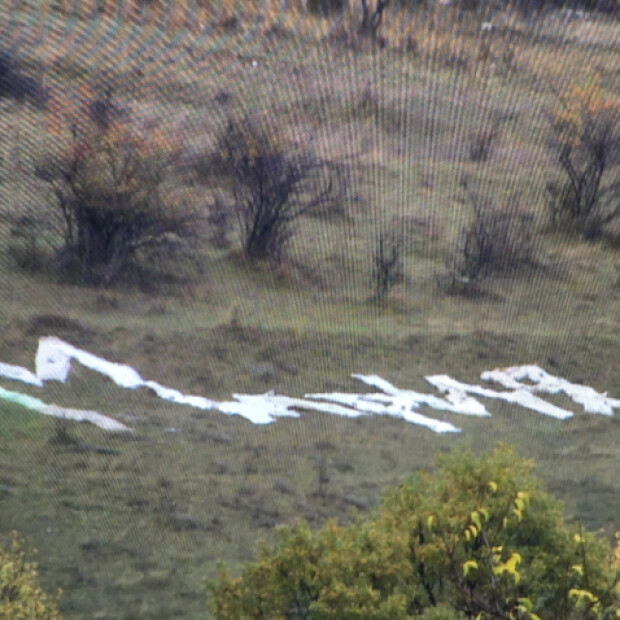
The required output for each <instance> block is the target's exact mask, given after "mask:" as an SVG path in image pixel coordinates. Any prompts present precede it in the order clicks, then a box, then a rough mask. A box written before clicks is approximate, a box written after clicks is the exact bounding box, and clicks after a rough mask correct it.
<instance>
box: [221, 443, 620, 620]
mask: <svg viewBox="0 0 620 620" xmlns="http://www.w3.org/2000/svg"><path fill="white" fill-rule="evenodd" d="M531 469H532V463H531V462H528V461H524V460H521V459H519V458H517V457H516V456H515V455H514V454H513V452H512V451H511V450H510V449H508V448H506V447H500V448H498V449H497V450H495V451H494V452H493V453H490V454H487V455H485V456H483V457H481V458H479V459H477V458H473V457H471V456H470V455H463V454H461V455H457V456H443V457H442V458H441V459H440V462H439V467H438V470H437V471H436V472H435V473H433V474H430V473H426V474H419V475H416V476H414V477H412V478H411V479H410V480H408V481H407V482H406V483H404V484H402V485H401V486H400V487H398V488H396V489H394V490H392V491H390V492H389V493H388V494H387V495H386V496H385V498H384V500H383V503H382V505H381V507H380V508H379V509H378V511H377V512H376V513H375V514H373V515H372V516H371V517H370V518H366V519H357V520H355V521H354V522H353V523H352V524H351V525H347V526H341V525H338V524H337V523H335V522H333V521H330V522H328V523H327V524H326V526H325V527H324V528H323V529H322V530H320V531H318V532H316V533H313V532H311V531H310V529H309V527H308V525H307V524H306V523H303V522H301V523H299V524H297V525H295V526H293V527H286V528H283V529H281V530H280V531H279V532H278V539H277V542H276V543H275V545H273V546H269V545H267V544H263V546H262V548H261V550H260V553H259V557H258V559H257V560H256V561H255V562H253V563H251V564H249V565H247V566H246V567H245V569H244V570H243V574H242V576H241V577H239V578H234V577H232V576H231V575H230V573H229V572H228V571H227V569H225V568H223V567H222V568H221V569H220V575H219V578H218V580H217V581H216V582H215V583H214V584H212V586H211V593H212V598H211V606H212V610H213V613H214V616H215V618H218V619H221V618H236V619H259V618H271V619H274V620H275V619H276V618H287V619H293V618H295V619H297V618H299V619H301V618H305V619H307V620H310V619H312V620H318V619H321V620H329V619H334V620H336V619H339V620H340V619H342V618H359V619H361V618H364V619H372V618H376V619H379V618H381V619H390V620H400V619H403V620H404V619H406V618H414V617H420V616H422V617H423V618H427V619H431V618H432V619H435V620H439V619H440V618H441V619H442V620H456V619H458V618H459V617H463V615H464V617H469V618H477V619H478V620H483V619H484V620H486V619H490V618H504V619H506V620H509V619H515V620H516V619H518V618H519V619H521V618H522V619H530V620H536V619H548V620H568V619H576V618H580V619H583V620H586V619H592V620H594V619H597V620H602V619H603V618H612V617H618V616H619V615H620V611H619V605H620V584H619V583H618V569H619V565H618V559H617V557H616V558H615V559H614V557H613V555H612V552H611V547H610V545H609V543H608V542H606V541H604V540H602V539H599V538H597V537H595V536H594V535H593V534H590V533H587V532H584V531H582V529H581V528H580V527H579V526H577V525H575V524H571V523H567V522H566V521H565V520H564V519H563V516H562V506H561V503H560V502H559V501H557V500H555V499H553V498H552V497H550V496H549V495H548V494H547V493H545V492H544V491H543V489H542V488H541V485H540V483H539V482H538V481H537V480H536V479H534V478H533V477H532V475H531ZM459 614H463V615H459Z"/></svg>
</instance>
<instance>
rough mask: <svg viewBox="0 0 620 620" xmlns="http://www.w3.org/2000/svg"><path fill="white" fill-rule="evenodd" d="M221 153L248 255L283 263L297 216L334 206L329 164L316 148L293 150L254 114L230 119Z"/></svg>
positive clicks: (220, 141)
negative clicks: (320, 158)
mask: <svg viewBox="0 0 620 620" xmlns="http://www.w3.org/2000/svg"><path fill="white" fill-rule="evenodd" d="M218 152H219V154H220V157H221V158H222V160H223V162H224V163H225V167H226V170H227V176H228V178H229V180H230V183H231V190H232V194H233V197H234V203H233V205H232V207H231V209H230V211H231V212H232V213H233V214H234V215H235V216H236V218H237V221H238V224H239V227H240V231H241V240H242V248H243V252H244V254H245V256H246V257H247V258H248V259H250V260H263V259H267V260H270V261H272V262H275V263H279V262H281V261H282V260H283V258H284V254H285V250H286V246H287V244H288V242H289V240H290V239H291V237H292V235H293V234H294V230H295V224H296V222H297V220H299V218H300V217H302V216H303V215H310V214H316V213H318V212H319V211H321V210H322V209H324V208H326V207H327V206H328V205H329V198H330V194H331V190H332V183H331V179H329V180H326V179H325V178H324V177H325V176H326V174H325V173H326V170H327V166H326V165H325V164H324V163H323V162H320V161H318V160H317V159H316V158H314V157H313V156H312V155H311V154H310V153H307V152H293V150H292V149H290V148H289V147H288V145H287V144H286V142H285V141H284V140H283V139H282V138H281V137H280V136H279V135H278V134H277V132H276V131H273V132H270V131H269V130H268V129H267V127H266V126H265V124H264V123H261V122H259V121H258V120H256V119H252V118H250V117H246V118H244V119H242V120H234V119H231V120H229V122H228V125H227V127H226V129H225V130H224V132H223V133H222V135H221V136H220V138H219V141H218ZM221 208H222V207H220V210H221Z"/></svg>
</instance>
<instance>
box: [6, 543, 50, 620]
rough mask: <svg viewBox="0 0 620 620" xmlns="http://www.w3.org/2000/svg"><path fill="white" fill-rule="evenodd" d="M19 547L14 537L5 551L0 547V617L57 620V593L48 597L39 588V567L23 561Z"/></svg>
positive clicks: (8, 619) (22, 554)
mask: <svg viewBox="0 0 620 620" xmlns="http://www.w3.org/2000/svg"><path fill="white" fill-rule="evenodd" d="M22 545H23V542H22V541H21V540H20V539H19V538H18V537H17V535H15V534H14V535H13V540H12V542H11V545H10V546H9V547H8V548H5V547H3V546H2V545H0V618H4V619H5V620H18V619H22V618H24V619H26V618H27V619H29V620H61V615H60V612H59V611H58V600H59V598H60V595H61V592H60V590H59V591H58V593H57V594H56V595H55V596H50V595H48V594H46V593H45V592H44V591H43V590H42V589H41V586H40V585H39V567H38V566H37V564H36V563H34V562H30V561H27V560H26V558H25V553H24V551H23V548H22Z"/></svg>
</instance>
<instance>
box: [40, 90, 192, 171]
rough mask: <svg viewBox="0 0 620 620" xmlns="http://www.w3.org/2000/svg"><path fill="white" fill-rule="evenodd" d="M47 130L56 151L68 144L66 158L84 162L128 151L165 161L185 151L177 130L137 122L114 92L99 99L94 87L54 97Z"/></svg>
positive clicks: (107, 93)
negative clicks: (128, 148)
mask: <svg viewBox="0 0 620 620" xmlns="http://www.w3.org/2000/svg"><path fill="white" fill-rule="evenodd" d="M46 129H47V131H48V132H49V136H50V138H51V141H52V144H53V145H54V147H55V148H58V146H59V145H61V148H63V147H62V145H63V144H67V146H66V147H65V148H64V149H63V150H64V152H63V153H62V154H63V155H65V156H69V157H73V158H75V160H76V161H80V162H83V161H85V160H88V159H89V158H94V157H97V156H98V155H100V154H102V153H108V154H109V153H112V152H119V151H120V150H122V149H123V148H125V147H131V148H132V150H133V152H134V153H135V154H138V155H140V156H141V157H143V158H145V159H149V160H150V159H153V158H155V159H158V160H160V161H161V160H162V158H163V159H167V158H169V157H172V156H175V155H177V154H179V153H180V151H181V149H182V144H181V139H180V138H179V132H178V131H177V130H176V128H175V127H173V126H169V127H164V126H163V124H162V123H161V122H160V121H151V122H148V123H147V122H146V121H142V122H140V121H135V120H133V119H132V118H131V115H130V112H129V110H128V109H124V108H123V107H121V106H119V105H118V104H116V102H115V101H114V100H113V97H112V91H111V89H108V90H107V92H106V94H104V95H103V96H98V95H97V93H96V91H95V89H94V88H93V87H92V86H91V85H90V84H81V85H79V86H77V87H75V88H73V89H68V90H66V91H63V92H57V93H54V94H53V96H52V98H51V100H50V104H49V110H48V113H47V117H46Z"/></svg>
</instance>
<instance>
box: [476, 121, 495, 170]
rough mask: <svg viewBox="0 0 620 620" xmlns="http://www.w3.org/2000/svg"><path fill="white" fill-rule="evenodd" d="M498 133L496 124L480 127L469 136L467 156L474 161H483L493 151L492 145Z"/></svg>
mask: <svg viewBox="0 0 620 620" xmlns="http://www.w3.org/2000/svg"><path fill="white" fill-rule="evenodd" d="M498 135H499V131H498V125H497V124H495V125H492V126H491V127H489V128H484V129H480V130H479V131H476V132H475V133H473V134H472V135H471V136H470V139H469V157H470V159H471V160H472V161H474V162H485V161H487V160H488V159H489V157H490V156H491V154H492V152H493V147H494V145H495V142H496V141H497V137H498Z"/></svg>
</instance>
